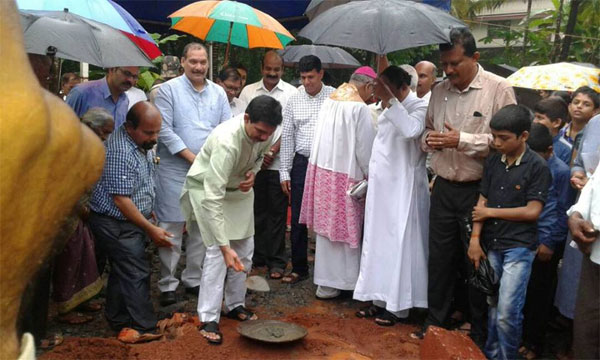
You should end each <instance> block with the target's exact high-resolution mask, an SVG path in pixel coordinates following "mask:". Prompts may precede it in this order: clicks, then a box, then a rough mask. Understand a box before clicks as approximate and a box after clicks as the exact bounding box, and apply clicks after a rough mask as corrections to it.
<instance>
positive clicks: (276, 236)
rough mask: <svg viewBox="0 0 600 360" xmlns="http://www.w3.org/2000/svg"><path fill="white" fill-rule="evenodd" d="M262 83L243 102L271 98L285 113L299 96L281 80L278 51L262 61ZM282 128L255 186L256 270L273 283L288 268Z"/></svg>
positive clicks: (249, 89) (247, 91)
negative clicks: (291, 100) (281, 170)
mask: <svg viewBox="0 0 600 360" xmlns="http://www.w3.org/2000/svg"><path fill="white" fill-rule="evenodd" d="M261 73H262V76H263V77H262V79H261V80H259V81H257V82H255V83H254V84H249V85H248V86H246V87H245V88H244V90H242V93H241V94H240V100H241V101H242V102H244V103H246V104H249V103H250V101H252V99H254V98H255V97H257V96H260V95H268V96H270V97H272V98H274V99H275V100H277V101H279V103H280V104H281V108H282V109H284V108H285V106H286V104H287V101H288V99H289V98H290V96H292V95H294V94H295V93H297V92H298V90H296V88H295V87H294V86H292V85H291V84H288V83H287V82H285V81H283V80H282V79H281V76H282V75H283V58H282V57H281V55H279V54H278V53H277V52H275V51H272V50H271V51H267V52H266V53H265V56H264V57H263V61H262V68H261ZM281 129H282V128H281V126H278V127H277V130H275V134H274V135H273V143H272V144H271V148H270V149H269V152H268V153H267V154H266V155H265V160H264V162H263V166H262V168H261V171H259V172H258V174H256V181H255V183H254V196H255V198H254V215H255V218H254V221H255V222H254V226H255V229H256V235H255V236H254V258H253V259H252V261H253V263H254V265H255V266H265V265H266V266H267V267H268V268H269V276H270V277H271V278H272V279H281V277H283V271H284V269H285V267H286V265H287V255H286V253H285V224H286V219H287V205H288V199H287V196H285V194H284V193H283V191H282V190H281V186H280V185H279V164H280V161H279V150H280V148H281Z"/></svg>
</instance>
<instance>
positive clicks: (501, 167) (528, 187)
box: [480, 146, 552, 250]
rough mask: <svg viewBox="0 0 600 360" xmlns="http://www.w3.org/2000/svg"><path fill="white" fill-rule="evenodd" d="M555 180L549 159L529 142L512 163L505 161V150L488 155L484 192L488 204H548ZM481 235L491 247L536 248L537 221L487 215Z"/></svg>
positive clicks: (493, 248)
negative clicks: (542, 155) (503, 156)
mask: <svg viewBox="0 0 600 360" xmlns="http://www.w3.org/2000/svg"><path fill="white" fill-rule="evenodd" d="M551 183H552V175H551V174H550V170H549V169H548V165H547V164H546V160H544V158H542V157H541V156H539V155H538V154H536V153H535V152H534V151H533V150H531V149H529V146H527V148H526V149H525V152H524V153H523V155H522V156H521V158H520V159H517V161H516V162H515V163H514V164H512V165H510V166H507V165H506V164H505V163H504V162H503V161H502V154H500V153H498V152H496V153H494V154H493V155H490V156H488V158H487V160H486V162H485V165H484V167H483V177H482V178H481V184H480V193H481V195H483V196H484V197H485V198H487V206H488V207H494V208H516V207H522V206H527V202H529V201H531V200H537V201H540V202H542V203H543V204H545V203H546V199H547V197H548V189H549V188H550V184H551ZM481 235H482V240H483V241H484V242H485V243H486V244H487V248H488V249H490V250H505V249H510V248H515V247H527V248H530V249H535V248H536V246H537V222H536V221H532V222H521V221H508V220H503V219H497V218H492V219H487V220H486V221H485V223H484V224H483V230H482V233H481Z"/></svg>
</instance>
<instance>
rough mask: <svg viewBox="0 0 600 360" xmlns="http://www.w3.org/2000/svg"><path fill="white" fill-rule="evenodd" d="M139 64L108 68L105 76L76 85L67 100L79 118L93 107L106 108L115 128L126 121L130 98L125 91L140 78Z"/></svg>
mask: <svg viewBox="0 0 600 360" xmlns="http://www.w3.org/2000/svg"><path fill="white" fill-rule="evenodd" d="M138 74H139V69H138V67H137V66H124V67H115V68H110V69H108V73H107V74H106V76H105V77H103V78H102V79H99V80H94V81H88V82H85V83H81V84H79V85H77V86H75V87H74V88H73V89H72V90H71V91H70V92H69V95H68V96H67V99H66V102H67V104H69V106H70V107H72V108H73V111H75V113H76V114H77V116H78V117H79V118H81V117H82V116H83V114H85V113H86V112H87V111H88V110H89V109H91V108H93V107H102V108H105V109H106V110H107V111H108V112H109V113H110V114H111V115H112V116H113V118H114V119H115V129H116V128H118V127H119V126H121V125H122V124H123V123H124V122H125V116H126V115H127V109H128V106H129V100H128V98H127V95H126V94H125V91H127V90H129V89H131V87H132V86H134V85H135V83H136V82H137V80H138Z"/></svg>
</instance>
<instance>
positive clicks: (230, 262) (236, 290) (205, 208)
mask: <svg viewBox="0 0 600 360" xmlns="http://www.w3.org/2000/svg"><path fill="white" fill-rule="evenodd" d="M280 123H281V105H279V103H278V102H277V100H275V99H273V98H272V97H270V96H267V95H260V96H258V97H256V98H254V99H253V100H252V101H251V102H250V104H248V108H247V109H246V113H245V114H240V115H238V116H236V117H235V118H233V119H231V120H230V121H227V122H225V123H223V124H221V125H219V126H218V127H217V128H216V129H215V130H214V131H213V133H212V134H211V135H210V136H209V137H208V139H207V140H206V143H205V144H204V146H203V147H202V151H201V152H200V153H199V154H198V156H197V157H196V160H195V161H194V164H193V165H192V167H191V168H190V171H189V172H188V174H187V176H186V180H185V185H184V187H183V193H182V195H181V207H182V211H183V213H184V215H185V218H186V220H187V226H188V231H189V232H190V236H197V234H201V236H202V239H204V243H205V244H206V259H205V260H204V269H203V272H202V282H201V285H200V296H199V297H198V316H199V317H200V321H202V323H203V325H202V330H201V333H202V336H204V337H205V338H206V339H207V341H208V342H209V343H214V344H220V343H221V342H222V341H223V337H222V334H221V333H220V332H219V318H220V313H221V304H222V303H223V294H224V295H225V311H226V314H227V316H228V317H231V318H234V319H236V320H240V321H245V320H255V319H257V317H256V315H255V314H253V313H252V312H251V311H249V310H247V309H246V308H245V307H244V302H245V297H246V283H245V281H246V273H245V272H244V271H245V270H248V271H249V270H250V268H251V266H252V252H253V250H254V240H253V235H254V212H253V211H252V207H253V203H254V192H253V191H252V186H253V185H254V179H255V174H256V173H257V172H258V171H259V169H260V167H261V165H262V161H263V158H264V155H265V154H266V153H267V152H268V151H269V148H270V145H271V137H272V134H273V132H275V129H276V128H277V126H279V124H280ZM231 268H233V269H231Z"/></svg>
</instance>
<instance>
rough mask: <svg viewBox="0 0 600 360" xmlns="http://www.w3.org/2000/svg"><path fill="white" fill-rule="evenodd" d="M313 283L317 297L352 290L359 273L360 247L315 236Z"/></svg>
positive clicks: (330, 295) (331, 295)
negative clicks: (316, 287) (352, 246)
mask: <svg viewBox="0 0 600 360" xmlns="http://www.w3.org/2000/svg"><path fill="white" fill-rule="evenodd" d="M316 242H317V243H316V249H315V272H314V283H315V284H316V285H319V288H320V289H318V292H317V296H319V297H323V298H326V297H333V296H335V295H336V294H339V292H336V291H334V290H335V289H338V290H354V287H355V286H356V281H357V280H358V274H359V271H360V246H359V247H358V248H355V249H353V248H351V247H350V246H349V245H348V244H346V243H343V242H339V241H331V240H329V239H328V238H326V237H324V236H321V235H319V234H317V235H316Z"/></svg>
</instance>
